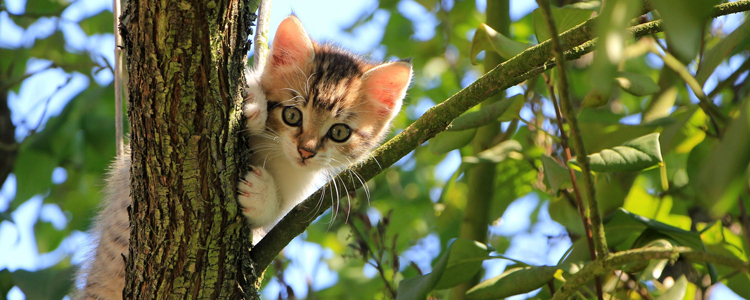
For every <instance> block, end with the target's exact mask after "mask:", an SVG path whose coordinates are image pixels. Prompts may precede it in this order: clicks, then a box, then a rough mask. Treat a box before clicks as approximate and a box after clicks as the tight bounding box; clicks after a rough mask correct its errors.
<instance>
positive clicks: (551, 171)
mask: <svg viewBox="0 0 750 300" xmlns="http://www.w3.org/2000/svg"><path fill="white" fill-rule="evenodd" d="M542 165H543V166H544V176H545V179H546V180H548V181H549V184H550V186H549V188H550V189H551V190H552V192H553V193H557V191H559V190H560V189H568V188H572V187H573V185H572V183H571V181H570V173H569V172H568V169H567V168H566V167H564V166H562V165H561V164H559V163H557V162H556V161H555V160H554V159H552V157H549V156H547V155H543V156H542Z"/></svg>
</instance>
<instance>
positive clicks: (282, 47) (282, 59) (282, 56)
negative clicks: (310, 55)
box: [271, 41, 300, 67]
mask: <svg viewBox="0 0 750 300" xmlns="http://www.w3.org/2000/svg"><path fill="white" fill-rule="evenodd" d="M274 44H275V45H274V48H276V49H277V50H276V51H273V54H272V57H271V64H272V65H273V66H274V67H279V66H288V65H291V64H294V62H296V61H297V59H295V58H296V57H299V56H300V55H299V54H297V53H294V52H293V48H292V47H293V46H289V45H287V44H288V43H283V41H282V42H279V43H274Z"/></svg>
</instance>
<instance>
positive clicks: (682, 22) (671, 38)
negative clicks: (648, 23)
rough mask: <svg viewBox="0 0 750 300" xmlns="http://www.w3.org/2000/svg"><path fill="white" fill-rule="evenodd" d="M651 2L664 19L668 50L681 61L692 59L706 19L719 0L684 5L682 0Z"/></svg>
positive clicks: (655, 0)
mask: <svg viewBox="0 0 750 300" xmlns="http://www.w3.org/2000/svg"><path fill="white" fill-rule="evenodd" d="M651 3H652V5H653V6H654V8H656V10H658V12H659V15H661V17H662V19H664V32H665V33H666V35H667V42H668V43H669V45H670V46H671V47H670V50H672V52H673V53H674V55H675V56H676V57H677V58H678V59H680V60H681V61H683V62H686V61H690V60H693V59H694V58H695V56H696V55H697V54H698V49H699V47H700V44H701V41H702V39H703V33H704V26H705V24H706V19H707V18H708V16H709V14H710V13H711V11H712V10H713V9H712V7H713V6H714V5H716V4H717V3H719V1H717V0H695V1H691V2H690V5H684V2H683V1H682V0H654V1H652V2H651Z"/></svg>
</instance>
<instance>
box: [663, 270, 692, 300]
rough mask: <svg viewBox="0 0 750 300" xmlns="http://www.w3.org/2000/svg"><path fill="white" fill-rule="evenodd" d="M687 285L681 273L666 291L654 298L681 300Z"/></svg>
mask: <svg viewBox="0 0 750 300" xmlns="http://www.w3.org/2000/svg"><path fill="white" fill-rule="evenodd" d="M687 285H688V281H687V278H685V275H682V276H680V278H679V279H677V281H675V282H674V285H673V286H672V287H671V288H669V289H668V290H667V292H666V293H664V294H662V295H661V296H659V298H656V300H682V298H684V297H685V292H686V291H687Z"/></svg>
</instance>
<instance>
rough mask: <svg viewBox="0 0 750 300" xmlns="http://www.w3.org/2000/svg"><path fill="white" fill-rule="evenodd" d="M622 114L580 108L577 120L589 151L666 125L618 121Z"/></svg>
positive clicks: (665, 120) (617, 144)
mask: <svg viewBox="0 0 750 300" xmlns="http://www.w3.org/2000/svg"><path fill="white" fill-rule="evenodd" d="M624 116H625V115H618V114H614V113H612V112H611V111H610V110H609V109H592V108H584V109H582V110H581V113H580V114H579V115H578V121H579V124H580V126H579V127H580V129H581V136H582V137H583V143H584V146H585V147H586V150H587V151H589V153H595V152H599V151H601V150H602V149H608V148H612V147H615V146H620V145H622V144H623V143H625V142H627V141H629V140H632V139H635V138H638V137H641V136H644V135H647V134H649V133H653V132H656V131H658V130H659V128H660V127H661V126H665V125H668V124H663V123H659V124H655V123H649V124H643V125H626V124H621V123H619V120H620V118H622V117H624ZM660 121H661V120H660ZM663 121H664V122H666V123H669V122H674V121H673V120H671V119H663Z"/></svg>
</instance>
